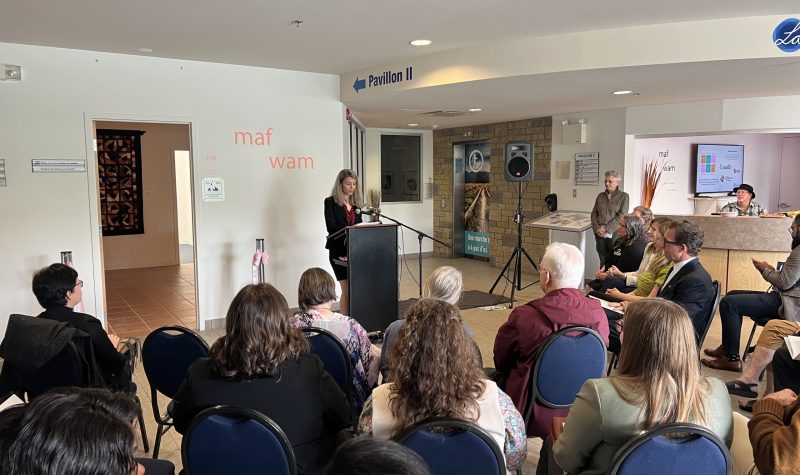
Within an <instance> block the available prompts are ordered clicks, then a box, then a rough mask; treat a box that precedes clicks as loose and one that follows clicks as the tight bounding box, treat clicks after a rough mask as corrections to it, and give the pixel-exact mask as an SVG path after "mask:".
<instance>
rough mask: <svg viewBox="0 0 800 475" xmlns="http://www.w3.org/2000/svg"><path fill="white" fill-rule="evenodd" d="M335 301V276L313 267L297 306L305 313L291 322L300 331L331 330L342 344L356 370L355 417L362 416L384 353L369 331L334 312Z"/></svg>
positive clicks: (303, 281) (300, 288)
mask: <svg viewBox="0 0 800 475" xmlns="http://www.w3.org/2000/svg"><path fill="white" fill-rule="evenodd" d="M335 301H336V282H334V281H333V277H331V275H330V274H328V273H327V272H325V270H324V269H320V268H319V267H312V268H311V269H308V270H306V271H305V272H303V275H301V276H300V285H299V286H298V290H297V303H298V305H300V310H301V311H300V312H298V313H296V314H294V316H293V317H292V318H291V320H290V321H291V323H292V325H293V326H295V327H297V328H305V327H317V328H323V329H325V330H328V331H329V332H331V333H333V334H334V335H336V337H337V338H339V340H340V341H341V342H342V344H343V345H344V347H345V349H346V350H347V354H348V355H349V356H350V363H351V365H352V367H353V382H352V386H353V414H359V413H361V408H362V407H363V406H364V401H366V400H367V398H368V397H369V395H370V394H372V387H373V386H375V383H376V382H377V381H378V367H379V366H380V359H381V350H380V348H378V347H377V346H375V345H373V344H372V342H370V341H369V337H368V336H367V331H366V330H364V327H362V326H361V325H360V324H359V323H358V322H357V321H355V320H354V319H352V318H350V317H348V316H346V315H342V314H341V313H339V312H334V311H333V310H332V309H331V306H332V305H333V302H335Z"/></svg>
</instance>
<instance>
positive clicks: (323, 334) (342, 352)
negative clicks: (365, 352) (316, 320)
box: [302, 327, 353, 401]
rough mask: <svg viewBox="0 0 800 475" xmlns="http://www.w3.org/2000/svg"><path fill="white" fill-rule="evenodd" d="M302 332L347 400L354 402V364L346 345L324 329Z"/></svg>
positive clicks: (311, 329) (306, 329)
mask: <svg viewBox="0 0 800 475" xmlns="http://www.w3.org/2000/svg"><path fill="white" fill-rule="evenodd" d="M302 330H303V334H304V335H305V337H306V338H307V339H308V343H309V344H310V345H311V353H312V354H314V355H317V356H319V359H321V360H322V364H323V366H324V367H325V371H327V372H328V374H330V375H331V377H332V378H333V379H334V381H336V384H338V385H339V387H340V388H341V389H342V392H344V394H345V395H346V396H347V400H348V401H352V393H353V363H352V362H351V361H350V355H349V354H348V353H347V349H346V348H345V347H344V344H342V342H341V340H339V338H337V337H336V335H334V334H333V333H331V332H329V331H328V330H325V329H324V328H317V327H305V328H303V329H302Z"/></svg>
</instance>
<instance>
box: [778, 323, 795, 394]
mask: <svg viewBox="0 0 800 475" xmlns="http://www.w3.org/2000/svg"><path fill="white" fill-rule="evenodd" d="M795 336H800V332H797V333H795ZM772 374H773V381H774V385H775V390H776V391H782V390H784V389H791V390H792V391H794V392H795V393H797V394H800V361H798V360H796V359H794V358H792V355H791V353H789V349H788V348H787V347H785V346H784V347H782V348H780V349H778V351H776V352H775V357H774V358H773V359H772Z"/></svg>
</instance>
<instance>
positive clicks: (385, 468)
mask: <svg viewBox="0 0 800 475" xmlns="http://www.w3.org/2000/svg"><path fill="white" fill-rule="evenodd" d="M323 473H324V474H325V475H430V473H431V472H430V470H429V469H428V465H427V464H426V463H425V461H424V460H422V457H420V456H419V455H417V454H416V453H414V452H413V451H412V450H411V449H408V448H406V447H404V446H402V445H400V444H398V443H397V442H394V441H392V440H379V439H374V438H372V437H358V438H355V439H351V440H348V441H347V442H345V443H343V444H342V445H341V446H339V448H338V449H336V453H335V454H334V455H333V460H331V463H330V465H328V468H327V469H325V471H324V472H323Z"/></svg>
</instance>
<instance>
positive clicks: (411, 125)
mask: <svg viewBox="0 0 800 475" xmlns="http://www.w3.org/2000/svg"><path fill="white" fill-rule="evenodd" d="M418 125H419V124H408V126H409V127H416V126H418Z"/></svg>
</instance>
